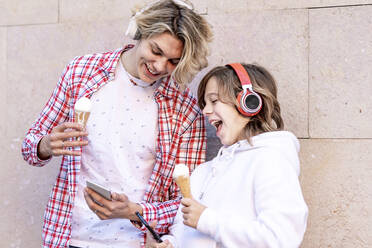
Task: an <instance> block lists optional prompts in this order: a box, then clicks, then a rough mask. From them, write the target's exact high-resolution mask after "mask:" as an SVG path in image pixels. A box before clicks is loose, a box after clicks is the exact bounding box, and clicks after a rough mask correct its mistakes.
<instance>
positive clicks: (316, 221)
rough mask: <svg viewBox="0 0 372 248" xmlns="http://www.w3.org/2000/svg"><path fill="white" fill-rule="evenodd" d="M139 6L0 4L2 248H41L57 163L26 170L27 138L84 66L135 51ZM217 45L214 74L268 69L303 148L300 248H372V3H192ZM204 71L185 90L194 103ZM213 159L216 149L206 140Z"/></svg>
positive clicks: (96, 1)
mask: <svg viewBox="0 0 372 248" xmlns="http://www.w3.org/2000/svg"><path fill="white" fill-rule="evenodd" d="M138 3H141V1H140V0H79V1H76V0H32V1H31V0H26V1H20V0H0V75H2V76H1V77H0V86H1V90H0V111H1V116H2V121H1V122H0V134H1V136H2V139H1V147H2V149H1V150H0V162H1V166H0V180H1V182H2V187H0V193H1V195H2V200H1V201H0V247H21V248H23V247H27V248H28V247H40V242H41V226H42V216H43V212H44V209H45V205H46V202H47V199H48V196H49V192H50V190H51V187H52V184H53V183H54V181H55V177H56V174H57V172H58V169H59V162H60V159H58V158H57V159H53V161H52V162H51V163H50V164H48V165H46V166H45V167H43V168H33V167H31V166H29V165H27V164H26V162H24V161H23V159H22V156H21V153H20V147H21V143H22V140H23V138H24V134H25V132H26V131H27V129H28V128H29V127H30V126H31V124H32V123H33V121H34V120H35V119H36V118H37V116H38V114H39V112H40V111H41V109H42V107H43V105H44V104H45V102H46V101H47V99H48V97H49V96H50V94H51V92H52V89H53V88H54V87H55V84H56V82H57V80H58V78H59V75H60V74H61V72H62V70H63V67H64V66H65V65H66V64H67V63H68V62H69V61H70V60H72V59H73V58H74V57H75V56H77V55H83V54H87V53H92V52H104V51H107V50H113V49H115V48H118V47H120V46H122V45H123V44H125V43H126V42H127V41H128V40H127V38H126V37H125V36H124V31H125V28H126V25H127V23H128V19H129V16H130V13H131V11H130V9H131V8H132V7H134V6H135V5H136V4H138ZM193 3H194V5H195V8H196V10H197V11H198V12H199V13H202V14H203V15H205V17H206V18H207V19H208V21H209V22H210V23H211V24H212V26H213V31H214V33H215V38H214V41H213V43H212V45H211V47H212V53H211V56H210V58H209V62H210V66H214V65H219V64H225V63H228V62H232V61H238V62H256V63H259V64H261V65H263V66H265V67H266V68H268V69H269V70H270V71H271V72H272V73H273V75H274V77H275V78H276V80H277V82H278V87H279V100H280V102H281V106H282V110H283V116H284V120H285V123H286V128H287V129H288V130H290V131H292V132H294V133H295V134H296V135H297V137H299V138H300V141H301V147H302V148H301V153H300V157H301V163H302V164H301V165H302V173H301V177H300V179H301V184H302V188H303V193H304V196H305V199H306V202H307V203H308V205H309V209H310V214H309V221H308V229H307V232H306V234H305V238H304V242H303V244H302V247H306V248H312V247H337V248H338V247H353V248H354V247H356V248H361V247H372V237H371V235H370V230H371V229H372V226H371V225H372V209H371V206H372V183H371V178H372V162H371V161H372V129H371V128H370V127H371V123H372V112H371V111H372V110H371V109H372V101H371V100H370V99H371V97H370V95H371V93H372V73H371V68H372V34H371V30H372V15H371V13H372V1H371V0H369V1H368V0H364V1H362V0H360V1H358V0H306V1H305V0H296V1H293V0H277V1H264V0H249V1H248V0H235V1H230V0H229V1H228V0H193ZM205 72H206V70H204V71H202V72H201V73H200V74H199V75H198V76H197V77H196V78H195V80H194V81H193V83H192V84H191V85H190V87H191V88H192V89H193V91H195V89H196V87H197V84H198V82H199V80H200V78H201V76H202V75H203V74H204V73H205ZM208 137H209V140H208V158H211V157H213V155H214V154H215V153H216V150H217V149H218V147H219V142H218V140H217V138H216V137H215V133H214V130H213V128H211V127H209V128H208Z"/></svg>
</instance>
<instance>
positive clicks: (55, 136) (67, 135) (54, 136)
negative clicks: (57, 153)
mask: <svg viewBox="0 0 372 248" xmlns="http://www.w3.org/2000/svg"><path fill="white" fill-rule="evenodd" d="M87 135H88V133H87V132H85V131H68V132H67V131H66V132H55V133H51V134H50V141H51V142H53V141H58V140H67V139H71V138H77V137H84V136H87Z"/></svg>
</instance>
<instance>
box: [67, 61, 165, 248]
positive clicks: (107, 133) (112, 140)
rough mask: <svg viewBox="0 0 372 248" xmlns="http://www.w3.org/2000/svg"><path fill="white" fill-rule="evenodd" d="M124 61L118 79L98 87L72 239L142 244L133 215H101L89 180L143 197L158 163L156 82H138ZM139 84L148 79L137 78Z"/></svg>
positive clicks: (103, 245) (98, 246)
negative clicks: (87, 195)
mask: <svg viewBox="0 0 372 248" xmlns="http://www.w3.org/2000/svg"><path fill="white" fill-rule="evenodd" d="M129 78H131V79H133V78H132V77H131V76H130V75H129V74H128V73H127V72H126V71H125V69H124V67H123V65H122V64H121V63H120V62H119V63H118V66H117V69H116V73H115V79H114V80H113V81H112V82H109V83H108V84H107V85H105V86H104V87H102V89H100V90H99V91H98V92H96V93H95V94H94V95H93V96H92V98H91V100H92V104H93V107H92V111H91V114H90V117H89V120H88V122H87V126H86V128H87V131H88V133H89V135H88V141H89V144H88V145H87V146H85V147H83V154H82V165H81V169H80V177H79V183H78V187H77V188H78V192H77V195H76V199H75V205H74V209H73V212H72V231H71V234H72V236H71V240H70V245H73V246H78V247H94V248H107V247H115V248H116V247H120V248H123V247H140V240H141V239H140V238H141V237H140V231H139V230H138V229H137V228H135V227H134V226H133V224H132V223H131V222H130V221H129V220H127V219H110V220H100V219H99V218H98V217H97V215H96V214H94V213H93V212H92V211H91V210H90V209H89V208H88V205H87V203H86V201H85V199H84V195H83V190H84V187H86V180H90V181H92V182H95V183H98V184H100V185H102V186H104V187H106V188H108V189H110V190H111V191H114V192H118V193H125V194H126V195H127V196H128V198H129V200H131V201H133V202H139V201H141V200H142V198H143V195H144V193H145V190H146V187H147V184H148V180H149V178H150V175H151V172H152V169H153V167H154V164H155V150H156V147H155V144H156V137H157V134H158V128H157V119H158V118H157V115H158V108H157V105H156V102H155V99H154V91H155V89H156V88H157V87H158V86H159V83H160V82H157V83H155V84H154V85H152V86H150V87H146V88H143V87H141V86H135V85H134V84H133V83H132V82H130V80H129ZM134 80H135V81H136V83H137V85H147V86H148V84H147V83H146V82H140V81H139V80H138V79H134Z"/></svg>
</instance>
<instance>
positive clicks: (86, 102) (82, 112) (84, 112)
mask: <svg viewBox="0 0 372 248" xmlns="http://www.w3.org/2000/svg"><path fill="white" fill-rule="evenodd" d="M91 109H92V103H91V101H90V99H89V98H86V97H82V98H80V99H79V100H78V101H77V102H76V103H75V121H76V122H77V123H80V124H82V125H83V126H84V127H85V126H86V124H87V121H88V118H89V115H90V111H91Z"/></svg>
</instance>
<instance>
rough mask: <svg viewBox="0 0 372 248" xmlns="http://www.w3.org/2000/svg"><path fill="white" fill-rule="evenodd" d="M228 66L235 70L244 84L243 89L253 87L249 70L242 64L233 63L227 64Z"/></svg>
mask: <svg viewBox="0 0 372 248" xmlns="http://www.w3.org/2000/svg"><path fill="white" fill-rule="evenodd" d="M226 66H229V67H231V68H232V69H233V70H234V71H235V73H236V75H237V76H238V78H239V81H240V83H241V84H242V88H243V89H246V88H251V87H252V82H251V79H250V78H249V75H248V72H247V70H246V69H245V68H244V66H243V65H242V64H240V63H231V64H227V65H226Z"/></svg>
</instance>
